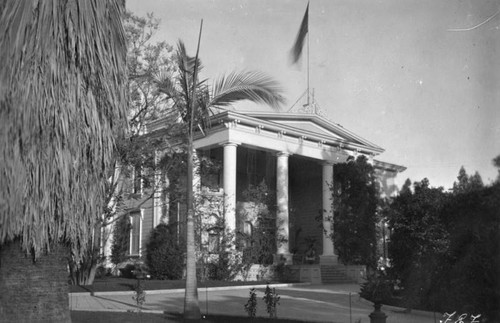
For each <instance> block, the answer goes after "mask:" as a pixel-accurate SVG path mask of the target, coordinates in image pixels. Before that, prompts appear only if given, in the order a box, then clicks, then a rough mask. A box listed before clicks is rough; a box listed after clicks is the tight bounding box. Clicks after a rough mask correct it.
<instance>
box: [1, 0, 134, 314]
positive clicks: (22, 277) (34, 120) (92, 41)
mask: <svg viewBox="0 0 500 323" xmlns="http://www.w3.org/2000/svg"><path fill="white" fill-rule="evenodd" d="M123 7H124V4H123V1H121V0H106V1H103V0H88V1H77V0H54V1H29V0H21V1H2V2H1V4H0V57H2V59H3V63H2V64H0V128H1V130H0V133H1V135H0V147H1V157H0V158H1V159H0V183H2V185H0V215H1V216H0V264H1V265H0V290H1V291H2V292H1V293H0V321H1V322H20V321H22V322H38V321H42V320H43V321H46V322H68V321H71V318H70V315H69V308H68V304H69V302H68V293H67V292H68V290H67V288H68V284H67V275H68V273H67V270H66V264H67V259H66V258H67V257H68V256H69V253H68V247H69V250H70V251H71V253H72V256H73V257H76V258H78V257H80V255H82V254H83V253H84V252H85V248H86V247H87V244H86V243H85V242H87V241H88V240H89V238H90V235H91V233H92V230H91V228H93V226H94V223H95V220H96V218H97V216H98V215H99V214H101V213H102V209H103V205H102V201H103V200H104V199H103V198H102V195H103V192H104V178H105V177H104V175H105V174H106V172H107V171H108V169H109V164H110V160H111V153H112V151H113V145H114V140H113V138H114V135H115V133H116V131H117V129H119V128H120V126H122V125H123V122H124V121H125V107H126V86H125V85H126V77H125V76H126V69H125V67H126V64H125V61H126V43H125V38H124V33H123V27H122V22H121V17H122V12H123V9H124V8H123Z"/></svg>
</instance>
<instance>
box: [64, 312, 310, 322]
mask: <svg viewBox="0 0 500 323" xmlns="http://www.w3.org/2000/svg"><path fill="white" fill-rule="evenodd" d="M71 320H72V322H73V323H86V322H93V323H115V322H116V323H132V322H134V323H135V322H148V323H157V322H158V323H159V322H162V323H165V322H185V321H184V318H183V317H182V315H181V314H151V313H135V312H90V311H71ZM200 322H207V323H212V322H228V323H231V322H276V323H303V322H304V321H296V320H290V319H280V318H277V319H270V318H263V317H256V318H253V319H251V318H249V317H243V316H227V315H209V316H207V317H205V316H204V317H203V319H202V320H201V321H200Z"/></svg>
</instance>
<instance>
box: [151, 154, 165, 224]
mask: <svg viewBox="0 0 500 323" xmlns="http://www.w3.org/2000/svg"><path fill="white" fill-rule="evenodd" d="M159 161H160V153H159V152H158V151H157V150H155V152H154V163H155V166H158V162H159ZM161 184H162V181H161V171H160V169H159V167H155V174H154V184H153V190H154V194H153V229H154V228H156V226H157V225H158V224H160V217H161V191H162V189H163V187H162V185H161Z"/></svg>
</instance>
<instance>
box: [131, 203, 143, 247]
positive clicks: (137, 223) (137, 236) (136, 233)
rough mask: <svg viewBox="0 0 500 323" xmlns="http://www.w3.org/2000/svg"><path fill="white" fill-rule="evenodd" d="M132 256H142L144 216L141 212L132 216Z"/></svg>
mask: <svg viewBox="0 0 500 323" xmlns="http://www.w3.org/2000/svg"><path fill="white" fill-rule="evenodd" d="M130 226H131V229H130V249H129V252H130V255H132V256H136V255H138V256H140V255H141V230H142V216H141V212H134V213H132V214H131V215H130Z"/></svg>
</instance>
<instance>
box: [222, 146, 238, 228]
mask: <svg viewBox="0 0 500 323" xmlns="http://www.w3.org/2000/svg"><path fill="white" fill-rule="evenodd" d="M223 146H224V164H223V167H224V182H223V186H224V218H225V220H226V226H227V228H228V229H230V230H232V231H233V232H234V231H235V230H236V147H237V146H238V144H236V143H233V142H228V143H225V144H224V145H223Z"/></svg>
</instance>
